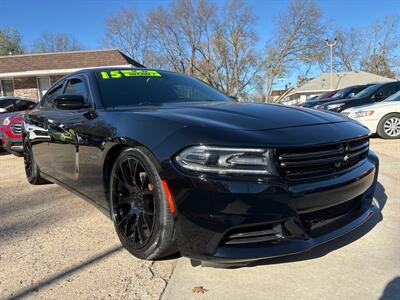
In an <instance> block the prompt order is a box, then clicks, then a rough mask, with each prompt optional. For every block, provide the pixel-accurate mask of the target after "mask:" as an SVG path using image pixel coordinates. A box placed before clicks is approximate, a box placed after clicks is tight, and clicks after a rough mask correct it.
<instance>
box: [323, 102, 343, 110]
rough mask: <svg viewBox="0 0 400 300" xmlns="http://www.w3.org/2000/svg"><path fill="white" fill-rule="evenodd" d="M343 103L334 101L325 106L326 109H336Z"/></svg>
mask: <svg viewBox="0 0 400 300" xmlns="http://www.w3.org/2000/svg"><path fill="white" fill-rule="evenodd" d="M343 105H344V103H336V104H329V105H327V106H326V109H336V108H339V107H342V106H343Z"/></svg>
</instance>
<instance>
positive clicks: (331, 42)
mask: <svg viewBox="0 0 400 300" xmlns="http://www.w3.org/2000/svg"><path fill="white" fill-rule="evenodd" d="M325 42H326V45H327V46H328V47H329V49H330V51H331V90H333V84H332V80H333V46H335V45H336V43H337V38H334V39H333V40H329V39H326V40H325Z"/></svg>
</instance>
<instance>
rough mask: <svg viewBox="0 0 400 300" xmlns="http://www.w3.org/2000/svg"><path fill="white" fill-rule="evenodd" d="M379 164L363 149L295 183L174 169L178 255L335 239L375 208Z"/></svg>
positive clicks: (238, 259)
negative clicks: (359, 155)
mask: <svg viewBox="0 0 400 300" xmlns="http://www.w3.org/2000/svg"><path fill="white" fill-rule="evenodd" d="M378 168H379V161H378V158H377V156H376V155H375V154H374V153H373V152H371V151H370V152H369V155H368V158H367V159H366V160H364V161H363V162H362V163H361V164H359V165H358V166H357V167H355V168H353V169H352V170H350V171H348V172H347V173H344V174H342V175H340V176H337V177H335V178H330V179H326V180H321V181H317V182H310V183H302V184H289V183H287V182H285V180H283V179H281V178H270V179H265V178H264V179H258V180H254V179H252V180H249V179H245V178H243V179H234V178H225V179H222V178H217V177H210V176H198V177H192V176H188V175H183V174H181V173H180V172H179V171H177V170H174V173H175V174H173V175H172V174H170V175H172V176H168V178H169V179H168V184H169V186H170V189H171V191H172V194H173V196H174V200H175V205H176V213H175V215H174V217H175V223H176V233H177V238H178V245H179V249H180V251H181V254H182V255H184V256H188V257H191V258H194V259H197V260H203V261H204V260H208V261H213V262H216V263H242V262H250V261H254V260H260V259H265V258H271V257H278V256H285V255H291V254H296V253H300V252H304V251H307V250H310V249H311V248H313V247H315V246H317V245H320V244H323V243H325V242H328V241H330V240H332V239H335V238H338V237H340V236H342V235H344V234H346V233H348V232H350V231H352V230H354V229H355V228H357V227H358V226H360V225H361V224H363V223H364V222H366V221H367V220H368V219H369V218H370V217H371V216H372V215H373V214H374V213H376V212H378V208H377V206H376V205H374V203H373V194H374V191H375V186H376V182H377V176H378Z"/></svg>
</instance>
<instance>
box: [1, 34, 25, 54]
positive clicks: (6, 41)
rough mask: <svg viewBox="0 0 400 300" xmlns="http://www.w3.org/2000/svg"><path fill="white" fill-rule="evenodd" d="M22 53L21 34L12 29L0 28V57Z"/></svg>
mask: <svg viewBox="0 0 400 300" xmlns="http://www.w3.org/2000/svg"><path fill="white" fill-rule="evenodd" d="M22 53H24V49H23V45H22V36H21V34H20V33H19V32H18V31H17V30H16V29H13V28H0V55H10V54H22Z"/></svg>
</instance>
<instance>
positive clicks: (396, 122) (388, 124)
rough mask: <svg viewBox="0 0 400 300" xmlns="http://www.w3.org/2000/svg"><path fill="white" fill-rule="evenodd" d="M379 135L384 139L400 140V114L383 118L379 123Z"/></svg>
mask: <svg viewBox="0 0 400 300" xmlns="http://www.w3.org/2000/svg"><path fill="white" fill-rule="evenodd" d="M377 133H378V135H379V136H380V137H381V138H383V139H398V138H400V114H397V113H392V114H388V115H386V116H385V117H383V118H382V120H381V121H380V122H379V125H378V130H377Z"/></svg>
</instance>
